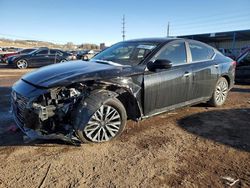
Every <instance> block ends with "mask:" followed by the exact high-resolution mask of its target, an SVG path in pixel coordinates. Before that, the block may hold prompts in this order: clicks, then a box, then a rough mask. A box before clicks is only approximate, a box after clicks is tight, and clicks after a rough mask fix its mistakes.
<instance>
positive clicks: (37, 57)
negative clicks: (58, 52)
mask: <svg viewBox="0 0 250 188" xmlns="http://www.w3.org/2000/svg"><path fill="white" fill-rule="evenodd" d="M48 53H49V51H48V49H42V50H40V51H38V52H36V53H35V54H34V55H33V56H32V57H31V64H32V66H44V65H46V64H47V62H48V60H49V55H48Z"/></svg>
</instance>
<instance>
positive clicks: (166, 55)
mask: <svg viewBox="0 0 250 188" xmlns="http://www.w3.org/2000/svg"><path fill="white" fill-rule="evenodd" d="M157 59H164V60H169V61H171V63H172V64H173V65H176V64H184V63H187V54H186V46H185V43H184V42H178V43H172V44H171V43H170V44H166V46H164V47H163V49H162V50H161V51H160V53H158V54H156V56H155V57H154V60H157Z"/></svg>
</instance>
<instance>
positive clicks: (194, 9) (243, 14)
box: [0, 0, 250, 45]
mask: <svg viewBox="0 0 250 188" xmlns="http://www.w3.org/2000/svg"><path fill="white" fill-rule="evenodd" d="M249 8H250V0H238V1H235V0H206V1H202V0H0V18H1V22H0V38H10V39H29V40H42V41H50V42H54V43H60V44H64V43H67V42H73V43H75V44H82V43H95V44H99V43H102V42H105V43H106V44H107V45H110V44H113V43H116V42H119V41H121V40H122V33H121V28H122V16H123V15H125V19H126V24H125V27H126V39H134V38H145V37H165V36H167V25H168V22H169V23H170V35H171V36H181V35H188V34H200V33H214V32H222V31H233V30H244V29H250V11H249Z"/></svg>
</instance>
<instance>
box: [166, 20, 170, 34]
mask: <svg viewBox="0 0 250 188" xmlns="http://www.w3.org/2000/svg"><path fill="white" fill-rule="evenodd" d="M169 29H170V23H169V22H168V30H167V37H169Z"/></svg>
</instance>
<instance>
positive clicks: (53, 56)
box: [48, 49, 61, 64]
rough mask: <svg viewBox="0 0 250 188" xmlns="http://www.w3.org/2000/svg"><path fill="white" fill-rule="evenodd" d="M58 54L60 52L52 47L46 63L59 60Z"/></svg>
mask: <svg viewBox="0 0 250 188" xmlns="http://www.w3.org/2000/svg"><path fill="white" fill-rule="evenodd" d="M60 54H61V52H59V51H57V50H53V49H52V50H50V51H49V60H48V64H54V63H58V62H60Z"/></svg>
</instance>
